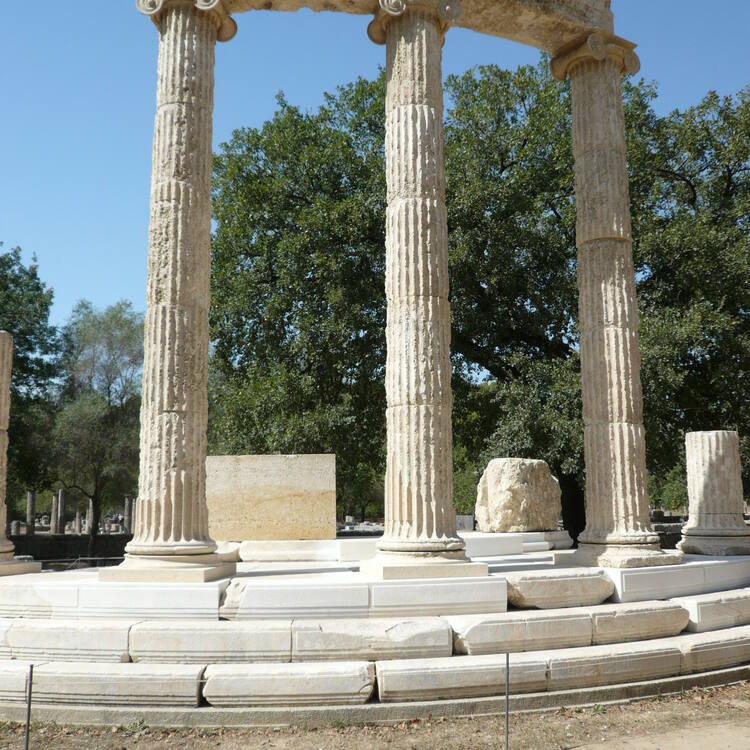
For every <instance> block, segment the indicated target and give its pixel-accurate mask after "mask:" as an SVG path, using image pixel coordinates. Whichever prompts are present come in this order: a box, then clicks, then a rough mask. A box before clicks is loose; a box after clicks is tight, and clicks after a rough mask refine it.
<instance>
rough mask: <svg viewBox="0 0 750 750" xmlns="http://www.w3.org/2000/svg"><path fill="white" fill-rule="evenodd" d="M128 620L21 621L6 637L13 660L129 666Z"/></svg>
mask: <svg viewBox="0 0 750 750" xmlns="http://www.w3.org/2000/svg"><path fill="white" fill-rule="evenodd" d="M132 624H133V623H132V622H128V621H127V620H97V621H92V620H57V619H54V620H34V619H26V618H19V619H17V620H14V621H13V625H12V626H11V628H10V629H9V630H8V632H7V634H6V641H7V643H8V645H9V646H10V648H11V652H12V654H13V658H14V659H35V658H37V659H48V660H50V661H100V662H128V661H130V655H129V653H128V632H129V631H130V626H131V625H132Z"/></svg>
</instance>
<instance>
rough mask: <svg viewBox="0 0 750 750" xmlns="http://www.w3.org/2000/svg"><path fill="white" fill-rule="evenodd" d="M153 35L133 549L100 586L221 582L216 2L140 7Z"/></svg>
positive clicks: (222, 34) (222, 18)
mask: <svg viewBox="0 0 750 750" xmlns="http://www.w3.org/2000/svg"><path fill="white" fill-rule="evenodd" d="M138 7H139V9H140V10H142V11H143V12H144V13H146V14H147V15H149V16H150V17H151V18H152V20H153V21H154V23H155V24H156V27H157V28H158V30H159V63H158V65H159V73H158V86H157V107H156V121H155V126H154V145H153V169H152V176H151V221H150V228H149V254H148V255H149V257H148V279H147V292H146V324H145V339H144V363H143V394H142V398H143V400H142V407H141V439H140V473H139V494H138V499H137V502H136V512H135V525H134V530H133V532H134V533H133V540H132V541H131V542H130V543H129V544H128V546H127V547H126V553H127V556H126V560H125V563H124V564H123V565H122V566H121V567H120V568H119V569H109V570H105V571H104V572H103V573H102V576H103V577H106V578H131V577H144V578H151V579H154V578H155V577H159V576H160V575H161V573H160V572H159V570H161V571H163V575H164V576H166V577H169V578H175V577H178V576H179V577H183V578H188V579H191V578H192V579H197V580H205V579H207V578H217V577H220V576H224V575H227V574H231V572H232V570H230V569H229V568H230V567H231V566H226V565H222V564H220V562H219V560H218V559H217V558H216V557H215V556H214V555H213V554H212V553H213V552H214V550H215V549H216V545H215V543H214V542H213V541H212V540H211V538H210V537H209V533H208V513H207V510H206V427H207V422H208V403H207V380H208V311H209V296H210V271H211V260H210V243H211V192H210V191H211V160H212V143H211V137H212V125H213V122H212V120H213V92H214V48H215V45H216V41H217V39H229V38H231V37H232V36H233V35H234V31H235V29H236V26H235V24H234V21H233V20H232V19H231V17H230V16H229V14H228V13H227V11H226V8H225V6H224V4H223V2H222V1H221V0H138Z"/></svg>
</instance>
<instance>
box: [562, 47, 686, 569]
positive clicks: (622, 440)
mask: <svg viewBox="0 0 750 750" xmlns="http://www.w3.org/2000/svg"><path fill="white" fill-rule="evenodd" d="M633 48H634V45H633V44H631V43H630V42H627V41H625V40H623V39H620V38H619V37H614V36H608V35H606V34H603V33H598V32H597V33H593V34H591V35H590V36H589V37H588V39H586V41H585V42H584V43H583V44H581V45H579V46H577V47H574V48H573V49H570V50H568V51H566V52H564V53H563V54H561V55H559V56H558V57H556V58H555V59H554V60H553V61H552V72H553V74H554V75H555V76H556V77H557V78H559V79H561V80H562V79H564V78H565V76H566V75H569V76H570V79H571V91H572V119H573V153H574V157H575V190H576V208H577V213H578V217H577V219H578V220H577V227H576V244H577V246H578V292H579V302H578V307H579V323H580V328H581V351H580V354H581V377H582V386H583V420H584V426H585V427H584V455H585V462H586V529H585V530H584V531H583V533H582V534H581V535H580V537H579V543H580V548H579V550H578V553H577V555H578V557H577V559H578V561H579V562H580V563H583V564H592V565H602V566H610V567H637V566H646V565H663V564H667V563H674V562H679V560H680V556H679V553H677V554H676V553H671V554H665V553H662V552H661V550H660V549H659V536H658V534H656V533H654V532H653V531H652V530H651V528H650V522H649V505H648V495H647V489H646V444H645V434H644V429H643V398H642V393H641V381H640V351H639V348H638V306H637V303H636V293H635V273H634V269H633V256H632V240H631V231H630V198H629V194H628V172H627V166H626V146H625V121H624V116H623V108H622V80H621V76H622V74H623V72H629V73H635V72H637V71H638V69H639V67H640V63H639V61H638V57H637V56H636V54H635V52H633Z"/></svg>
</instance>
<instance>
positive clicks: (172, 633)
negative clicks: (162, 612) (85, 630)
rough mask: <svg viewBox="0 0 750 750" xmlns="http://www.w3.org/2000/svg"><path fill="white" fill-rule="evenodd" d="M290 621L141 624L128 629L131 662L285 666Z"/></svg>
mask: <svg viewBox="0 0 750 750" xmlns="http://www.w3.org/2000/svg"><path fill="white" fill-rule="evenodd" d="M291 632H292V621H291V620H263V621H259V622H255V621H248V622H226V621H223V620H222V621H218V620H217V621H216V622H208V621H205V620H195V621H193V622H186V621H182V622H142V623H139V624H137V625H134V626H133V627H132V628H131V629H130V658H131V659H132V660H133V661H134V662H152V663H163V664H211V663H214V664H215V663H218V664H225V663H232V662H288V661H290V660H291V653H292V636H291Z"/></svg>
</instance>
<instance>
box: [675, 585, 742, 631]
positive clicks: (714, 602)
mask: <svg viewBox="0 0 750 750" xmlns="http://www.w3.org/2000/svg"><path fill="white" fill-rule="evenodd" d="M671 601H673V602H674V603H675V604H679V605H680V606H681V607H684V608H685V610H686V611H687V612H688V614H689V618H690V619H689V622H688V626H687V629H688V630H690V631H691V632H694V633H702V632H705V631H707V630H717V629H718V628H731V627H734V626H735V625H748V624H750V589H734V590H731V591H719V592H717V593H714V594H697V595H695V596H681V597H676V598H674V599H672V600H671Z"/></svg>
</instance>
